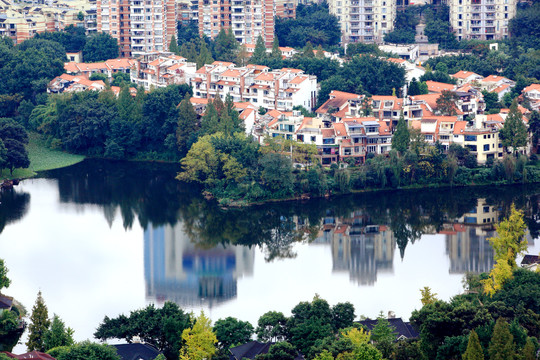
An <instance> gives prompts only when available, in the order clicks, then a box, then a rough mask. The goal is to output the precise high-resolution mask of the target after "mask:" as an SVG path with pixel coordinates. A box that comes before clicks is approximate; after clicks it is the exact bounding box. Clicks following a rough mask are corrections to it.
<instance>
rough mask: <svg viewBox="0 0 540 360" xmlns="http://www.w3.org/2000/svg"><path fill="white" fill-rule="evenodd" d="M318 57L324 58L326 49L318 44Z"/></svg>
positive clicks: (316, 54)
mask: <svg viewBox="0 0 540 360" xmlns="http://www.w3.org/2000/svg"><path fill="white" fill-rule="evenodd" d="M315 57H316V58H317V59H324V49H323V48H322V46H321V45H319V46H317V52H316V53H315Z"/></svg>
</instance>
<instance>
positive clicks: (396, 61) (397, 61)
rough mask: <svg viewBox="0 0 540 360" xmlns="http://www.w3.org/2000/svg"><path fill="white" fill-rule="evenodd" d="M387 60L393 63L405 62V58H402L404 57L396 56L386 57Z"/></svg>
mask: <svg viewBox="0 0 540 360" xmlns="http://www.w3.org/2000/svg"><path fill="white" fill-rule="evenodd" d="M388 61H390V62H393V63H396V64H403V63H404V62H406V61H407V60H404V59H396V58H388Z"/></svg>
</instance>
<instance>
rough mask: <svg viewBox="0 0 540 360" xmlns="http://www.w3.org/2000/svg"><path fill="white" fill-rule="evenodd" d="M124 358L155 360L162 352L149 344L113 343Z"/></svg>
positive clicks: (123, 359) (125, 359)
mask: <svg viewBox="0 0 540 360" xmlns="http://www.w3.org/2000/svg"><path fill="white" fill-rule="evenodd" d="M112 346H114V347H115V348H116V352H117V353H118V355H119V356H120V358H122V360H154V359H155V358H156V357H157V356H158V355H159V354H161V353H160V352H159V351H158V350H157V349H156V348H154V347H153V346H150V345H148V344H140V343H134V344H119V345H112Z"/></svg>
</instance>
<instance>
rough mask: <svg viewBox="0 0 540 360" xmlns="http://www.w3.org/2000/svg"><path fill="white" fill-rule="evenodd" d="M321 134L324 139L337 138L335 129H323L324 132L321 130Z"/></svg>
mask: <svg viewBox="0 0 540 360" xmlns="http://www.w3.org/2000/svg"><path fill="white" fill-rule="evenodd" d="M321 133H322V136H323V138H331V137H334V136H335V133H334V129H333V128H330V129H322V130H321Z"/></svg>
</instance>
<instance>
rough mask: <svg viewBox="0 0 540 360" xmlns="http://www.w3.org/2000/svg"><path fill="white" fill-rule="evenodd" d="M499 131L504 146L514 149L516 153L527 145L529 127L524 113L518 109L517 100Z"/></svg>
mask: <svg viewBox="0 0 540 360" xmlns="http://www.w3.org/2000/svg"><path fill="white" fill-rule="evenodd" d="M499 133H500V136H501V139H502V144H503V146H504V147H505V148H507V149H512V152H513V153H514V154H517V153H518V150H519V148H520V147H523V146H525V145H527V127H526V126H525V123H524V122H523V114H522V113H521V111H519V109H518V104H517V100H514V101H513V102H512V106H510V112H509V113H508V116H507V117H506V119H505V121H504V126H503V128H502V129H501V131H500V132H499Z"/></svg>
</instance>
